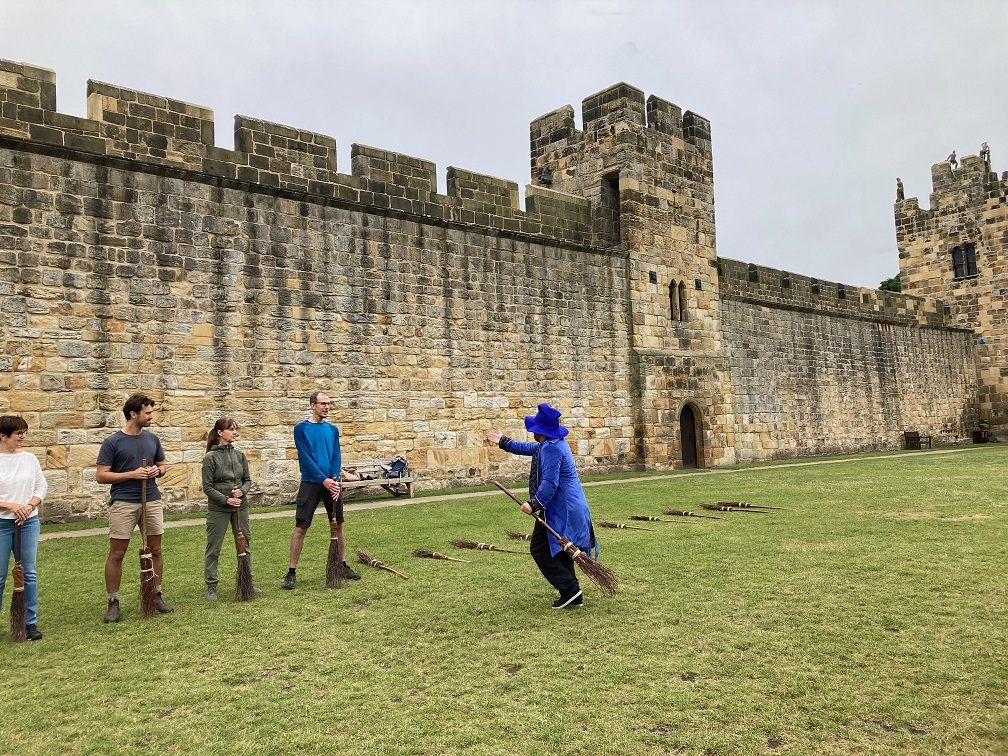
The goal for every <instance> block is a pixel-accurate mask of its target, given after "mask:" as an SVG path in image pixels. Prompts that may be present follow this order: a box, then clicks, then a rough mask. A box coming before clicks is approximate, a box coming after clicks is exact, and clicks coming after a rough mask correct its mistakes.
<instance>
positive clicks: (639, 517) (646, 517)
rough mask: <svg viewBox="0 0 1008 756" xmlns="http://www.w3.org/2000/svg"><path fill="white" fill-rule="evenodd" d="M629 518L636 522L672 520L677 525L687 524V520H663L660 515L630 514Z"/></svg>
mask: <svg viewBox="0 0 1008 756" xmlns="http://www.w3.org/2000/svg"><path fill="white" fill-rule="evenodd" d="M630 519H631V520H636V521H637V522H674V523H676V524H678V525H689V521H687V520H663V519H662V518H661V517H652V516H651V515H630Z"/></svg>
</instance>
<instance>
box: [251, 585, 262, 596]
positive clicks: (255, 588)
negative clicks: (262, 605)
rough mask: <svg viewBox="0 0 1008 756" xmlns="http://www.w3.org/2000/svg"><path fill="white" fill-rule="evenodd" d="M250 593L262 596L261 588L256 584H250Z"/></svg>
mask: <svg viewBox="0 0 1008 756" xmlns="http://www.w3.org/2000/svg"><path fill="white" fill-rule="evenodd" d="M252 595H253V596H262V589H260V588H257V587H256V586H254V585H253V586H252Z"/></svg>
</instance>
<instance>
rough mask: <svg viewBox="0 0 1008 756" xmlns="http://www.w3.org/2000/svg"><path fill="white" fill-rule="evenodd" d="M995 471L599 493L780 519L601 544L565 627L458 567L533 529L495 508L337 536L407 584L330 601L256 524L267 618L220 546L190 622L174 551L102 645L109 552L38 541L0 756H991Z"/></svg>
mask: <svg viewBox="0 0 1008 756" xmlns="http://www.w3.org/2000/svg"><path fill="white" fill-rule="evenodd" d="M1006 468H1008V448H1000V447H990V448H987V449H982V450H976V449H970V450H966V451H964V452H962V453H956V454H946V455H933V456H931V455H913V454H907V455H900V456H899V457H897V458H866V459H852V460H851V461H844V462H840V463H837V464H829V465H821V466H801V467H792V468H787V467H777V468H774V467H769V468H768V467H753V468H749V469H741V470H738V471H736V472H732V473H729V474H724V475H698V476H676V477H671V478H664V479H662V478H656V479H654V480H649V481H644V482H636V483H627V484H612V485H606V486H600V487H592V488H590V489H588V495H589V500H590V502H591V505H592V510H593V515H594V517H595V518H596V519H611V520H624V521H625V520H627V519H628V517H629V516H630V515H632V514H659V513H660V512H661V511H662V510H663V509H668V508H673V507H680V508H696V505H697V504H698V503H700V502H703V501H714V500H718V499H743V500H748V501H753V502H763V503H768V504H774V505H777V506H781V507H785V508H786V511H778V512H774V513H773V514H767V515H759V514H745V513H740V514H726V515H724V517H725V520H724V521H721V522H718V521H713V520H701V521H695V522H694V521H691V522H686V523H675V524H663V523H656V524H655V526H654V527H656V528H657V531H656V532H636V531H635V532H630V531H612V530H601V531H600V533H599V535H600V537H601V538H602V544H603V552H602V560H603V561H604V562H605V563H606V564H608V565H609V566H610V567H612V568H613V569H614V570H615V571H616V572H617V573H618V574H619V575H620V577H621V579H622V581H623V586H622V589H621V590H620V592H619V593H618V594H617V595H616V597H614V598H605V597H604V596H602V595H601V594H600V593H599V592H598V591H597V590H594V589H593V587H592V586H591V585H588V584H587V581H585V582H586V585H585V586H584V587H585V589H586V606H585V607H584V608H583V609H580V610H566V611H554V610H552V609H551V608H550V607H549V604H550V602H551V601H552V599H553V598H554V597H555V594H553V593H552V591H551V590H550V589H549V586H548V585H547V584H546V582H545V581H544V580H542V578H541V577H540V576H539V574H538V572H537V570H536V569H535V566H534V565H533V563H532V561H531V559H530V558H529V557H528V556H527V555H524V554H522V555H516V554H495V553H487V552H466V551H459V550H456V549H454V548H453V547H452V546H450V545H449V543H448V541H449V539H451V538H454V537H461V538H469V539H472V540H480V541H491V542H494V543H497V544H499V545H507V544H510V542H508V541H507V538H506V536H505V535H504V531H505V529H508V528H511V529H526V528H528V526H529V525H530V521H529V520H528V518H525V517H524V516H522V515H521V514H520V513H518V512H517V508H516V507H515V506H514V505H513V504H511V503H510V502H509V501H508V500H507V499H505V498H504V497H503V495H502V496H501V497H499V498H481V499H473V500H457V501H447V502H434V503H428V504H417V505H411V506H406V507H392V508H388V509H380V510H371V511H365V512H354V513H351V514H350V515H349V517H348V523H347V531H348V537H349V541H350V546H351V547H356V546H360V547H364V548H367V549H368V550H369V551H371V552H372V554H374V555H375V556H376V557H378V558H381V559H384V560H385V561H386V562H388V563H389V564H390V565H391V566H394V567H396V568H397V569H400V570H402V571H403V572H405V573H407V574H408V575H410V580H408V581H403V580H400V579H399V578H397V577H395V576H394V575H390V574H388V573H384V572H378V571H376V570H373V569H370V568H366V567H363V566H360V567H359V570H360V571H361V572H362V573H363V580H361V581H360V582H357V583H350V584H348V586H347V587H346V588H344V589H342V590H338V591H337V590H326V589H325V588H323V587H322V581H323V570H324V560H325V550H326V547H327V544H328V541H327V534H326V533H325V531H326V528H325V521H324V519H323V520H322V521H321V525H322V526H321V527H316V528H315V529H313V530H312V531H311V532H310V533H309V536H308V542H307V544H306V548H305V553H304V556H303V559H302V563H301V567H300V569H299V570H298V573H299V587H298V589H297V590H296V591H294V592H285V591H281V590H280V589H279V583H280V580H281V578H282V576H283V573H284V571H285V568H286V558H287V556H286V555H287V546H288V539H289V537H290V530H291V525H292V522H290V521H287V520H286V519H279V520H263V521H259V522H255V523H254V528H255V531H254V539H253V551H254V555H255V558H254V564H255V572H256V575H257V582H258V583H259V584H260V585H261V586H262V587H263V589H264V595H263V596H262V597H261V598H260V599H258V600H256V601H254V602H250V603H246V604H235V603H234V602H233V601H232V600H230V598H229V591H230V590H231V589H232V586H233V574H234V571H233V569H234V556H233V552H231V551H230V550H229V549H228V548H227V546H225V553H224V555H223V556H222V558H221V573H222V577H223V580H222V583H221V595H222V597H224V598H223V599H222V601H220V602H219V603H218V604H216V605H208V604H207V603H206V602H205V601H204V598H203V596H204V587H203V584H202V550H203V545H204V534H203V531H202V529H201V528H198V527H193V528H183V529H178V530H171V531H168V532H167V533H166V536H165V554H166V572H167V575H166V578H165V595H166V597H167V598H168V599H169V601H171V602H172V603H173V604H174V605H175V607H176V612H175V613H174V614H172V615H167V616H164V617H158V618H155V619H153V620H149V621H144V620H141V619H139V618H138V616H137V614H136V610H137V602H136V599H135V597H134V595H133V594H134V593H135V586H136V574H137V569H138V568H137V557H136V552H135V548H134V550H133V551H131V553H130V555H129V557H128V560H127V565H128V567H127V570H126V574H127V576H128V581H124V591H123V595H124V599H123V602H122V603H123V610H124V614H125V618H124V621H123V622H122V623H121V624H119V625H117V626H105V625H102V623H101V615H102V613H103V612H104V608H105V596H104V588H103V584H102V564H103V561H104V555H105V549H106V541H105V539H104V538H102V537H86V538H75V539H56V540H51V541H46V542H44V543H43V544H42V545H41V547H40V554H39V572H40V584H41V608H40V614H41V621H40V628H41V629H42V631H43V632H44V633H45V635H46V637H45V639H44V640H43V641H41V642H39V643H28V644H24V645H21V646H14V645H12V644H10V643H9V642H5V641H0V661H2V672H0V689H2V690H3V691H4V699H5V702H6V704H7V712H6V717H5V719H6V723H7V732H6V733H5V734H4V738H3V742H4V743H5V748H4V750H7V751H11V752H17V753H25V754H47V755H48V754H53V753H57V752H58V753H63V754H76V753H101V754H115V753H128V752H159V753H179V754H181V753H196V752H199V753H239V752H245V753H258V754H263V753H277V754H281V753H298V752H301V753H353V754H357V755H358V756H363V755H365V754H514V753H521V754H551V753H555V754H584V755H585V756H588V755H589V754H665V753H699V754H736V753H808V754H813V753H815V754H820V753H880V754H882V753H929V754H948V753H977V754H981V753H1006V752H1008V606H1006V603H1008V602H1006V598H1008V579H1006V577H1005V567H1006V563H1008V557H1006V554H1008V547H1006V544H1008V496H1006V493H1005V489H1006V484H1005V480H1006V479H1008V475H1006ZM134 546H135V545H134ZM418 547H419V548H435V549H440V550H443V551H446V552H449V553H451V554H452V555H454V556H460V557H462V558H467V559H471V560H472V562H471V563H470V564H455V563H445V562H435V561H433V560H423V559H417V558H415V557H413V556H412V555H411V552H412V550H413V549H414V548H418ZM522 547H523V545H521V544H519V545H518V548H522ZM6 611H7V605H6V603H5V605H4V613H5V615H6ZM22 699H23V700H24V701H25V703H24V704H23V705H20V704H19V703H17V702H18V701H20V700H22Z"/></svg>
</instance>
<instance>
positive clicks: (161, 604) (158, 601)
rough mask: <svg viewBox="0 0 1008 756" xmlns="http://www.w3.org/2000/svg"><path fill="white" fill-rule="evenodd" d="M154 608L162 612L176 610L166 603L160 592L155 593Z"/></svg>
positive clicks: (169, 612) (168, 612)
mask: <svg viewBox="0 0 1008 756" xmlns="http://www.w3.org/2000/svg"><path fill="white" fill-rule="evenodd" d="M154 608H156V609H157V610H158V611H159V612H161V614H171V613H172V612H173V611H174V609H172V608H171V607H170V606H168V604H166V603H165V600H164V599H163V598H161V594H160V593H155V594H154Z"/></svg>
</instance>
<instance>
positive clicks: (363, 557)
mask: <svg viewBox="0 0 1008 756" xmlns="http://www.w3.org/2000/svg"><path fill="white" fill-rule="evenodd" d="M357 558H358V559H359V560H360V561H361V564H366V565H367V566H368V567H375V568H377V569H379V570H385V571H386V572H391V573H392V574H393V575H398V576H399V577H401V578H402V579H403V580H409V578H408V577H406V576H405V575H403V574H402V573H401V572H397V571H396V570H393V569H392V568H391V567H389V566H388V565H387V564H385V562H383V561H382V560H380V559H375V558H374V557H373V556H371V555H370V554H368V553H367V552H366V551H364V549H357Z"/></svg>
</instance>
